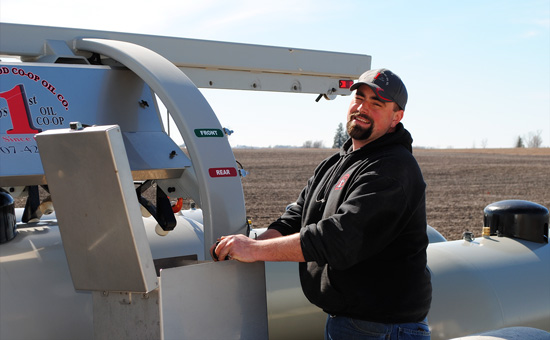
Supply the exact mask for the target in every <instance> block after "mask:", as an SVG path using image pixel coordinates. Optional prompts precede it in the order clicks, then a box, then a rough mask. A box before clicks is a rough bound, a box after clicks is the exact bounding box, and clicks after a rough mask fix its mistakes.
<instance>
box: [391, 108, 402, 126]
mask: <svg viewBox="0 0 550 340" xmlns="http://www.w3.org/2000/svg"><path fill="white" fill-rule="evenodd" d="M404 114H405V111H404V110H397V111H394V113H393V120H392V122H391V127H392V128H394V127H396V126H397V124H399V122H400V121H401V119H403V115H404Z"/></svg>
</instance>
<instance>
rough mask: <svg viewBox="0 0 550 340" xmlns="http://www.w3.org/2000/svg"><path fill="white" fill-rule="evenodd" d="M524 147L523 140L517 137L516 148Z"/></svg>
mask: <svg viewBox="0 0 550 340" xmlns="http://www.w3.org/2000/svg"><path fill="white" fill-rule="evenodd" d="M524 147H525V145H524V144H523V139H522V138H521V136H518V139H517V141H516V148H524Z"/></svg>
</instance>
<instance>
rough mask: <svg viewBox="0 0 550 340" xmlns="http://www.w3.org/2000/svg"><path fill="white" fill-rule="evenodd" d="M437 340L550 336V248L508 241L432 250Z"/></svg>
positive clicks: (432, 323) (431, 320)
mask: <svg viewBox="0 0 550 340" xmlns="http://www.w3.org/2000/svg"><path fill="white" fill-rule="evenodd" d="M428 265H429V268H430V271H431V273H432V284H433V302H432V307H431V310H430V313H429V315H428V321H429V323H430V326H431V328H432V338H433V339H449V338H452V337H458V336H465V335H469V334H474V333H479V332H483V331H488V330H493V329H499V328H504V327H512V326H526V327H534V328H539V329H543V330H546V331H550V245H549V244H548V243H534V242H529V241H522V240H517V239H511V238H508V237H490V238H484V237H481V238H476V239H475V240H474V241H472V242H468V241H452V242H441V243H432V244H430V246H429V247H428Z"/></svg>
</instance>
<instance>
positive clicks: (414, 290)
mask: <svg viewBox="0 0 550 340" xmlns="http://www.w3.org/2000/svg"><path fill="white" fill-rule="evenodd" d="M411 145H412V138H411V135H410V134H409V132H408V131H407V130H405V128H404V127H403V125H402V124H401V123H400V124H398V125H397V127H396V131H395V132H393V133H389V134H386V135H384V136H382V137H380V138H378V139H376V140H375V141H373V142H371V143H369V144H367V145H365V146H363V147H362V148H360V149H358V150H355V151H351V150H352V147H351V139H350V140H348V141H347V142H346V143H345V144H344V145H343V146H342V148H341V150H340V152H339V153H337V154H335V155H333V156H331V157H329V158H327V159H325V160H324V161H323V162H322V163H321V164H320V165H319V166H318V167H317V168H316V170H315V173H314V175H313V177H311V178H310V179H309V181H308V183H307V186H306V187H305V188H304V189H303V190H302V192H301V194H300V196H299V198H298V200H297V202H296V203H297V204H296V205H293V206H292V207H291V208H290V209H289V210H288V211H286V212H285V213H284V214H283V215H282V216H281V217H280V218H279V219H278V220H277V221H275V222H274V223H272V224H271V225H270V227H269V228H270V229H276V230H278V231H279V232H281V233H282V234H283V235H289V234H293V233H297V232H299V233H300V241H301V246H302V252H303V254H304V258H305V260H306V262H305V263H304V262H302V263H300V280H301V283H302V289H303V291H304V294H305V295H306V297H307V298H308V299H309V300H310V301H311V302H312V303H313V304H315V305H317V306H319V307H320V308H322V309H323V310H324V311H325V312H327V313H329V314H334V315H341V316H348V317H352V318H357V319H362V320H368V321H374V322H381V323H405V322H419V321H422V320H423V319H424V318H425V317H426V315H427V314H428V311H429V308H430V303H431V293H432V287H431V278H430V273H429V271H428V269H427V266H426V248H427V246H428V237H427V234H426V205H425V188H426V184H425V183H424V179H423V177H422V173H421V171H420V168H419V167H418V164H417V162H416V160H415V159H414V157H413V155H412V146H411Z"/></svg>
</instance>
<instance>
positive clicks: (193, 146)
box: [75, 39, 246, 245]
mask: <svg viewBox="0 0 550 340" xmlns="http://www.w3.org/2000/svg"><path fill="white" fill-rule="evenodd" d="M75 47H76V48H78V49H81V50H88V51H93V52H97V53H100V54H102V55H106V56H109V57H111V58H113V59H115V60H117V61H118V62H120V63H122V64H123V65H125V66H126V67H128V68H129V69H130V70H132V71H133V72H134V73H136V74H137V75H138V76H140V77H141V78H142V79H143V80H144V81H145V82H146V83H147V84H148V85H149V86H150V87H151V88H152V89H153V91H154V92H155V93H156V94H157V95H158V96H159V98H160V99H161V100H162V102H163V103H164V105H165V106H166V107H167V109H168V111H169V112H170V113H171V115H172V117H173V119H174V122H175V123H176V125H177V126H178V129H179V131H180V133H181V135H182V137H183V139H184V140H185V144H186V147H187V151H188V152H189V156H190V157H191V161H192V162H193V169H194V171H195V174H194V176H196V180H197V182H198V188H199V193H200V198H198V197H193V198H194V199H195V201H197V202H200V205H201V208H202V209H203V212H204V237H205V243H206V244H209V245H210V244H213V243H214V242H215V241H216V239H217V238H218V237H221V236H222V235H230V234H236V233H244V232H245V231H246V212H245V206H244V194H243V189H242V183H241V179H240V177H239V176H238V174H237V171H236V162H235V157H234V156H233V151H232V150H231V146H230V145H229V143H228V142H227V139H226V138H223V137H222V138H217V137H213V138H200V137H199V134H200V133H201V131H203V130H204V129H208V130H209V131H211V130H216V131H221V130H222V127H221V125H220V123H219V121H218V119H217V117H216V115H215V114H214V112H213V111H212V108H211V107H210V105H208V103H207V101H206V99H204V97H203V96H202V94H201V93H200V91H199V90H198V89H197V88H196V87H195V85H194V84H193V83H192V82H191V81H190V80H189V78H187V77H186V76H185V74H183V73H182V72H180V71H179V70H178V69H177V68H176V67H175V66H174V65H173V64H172V63H171V62H170V61H168V60H167V59H164V58H163V57H162V56H160V55H159V54H157V53H155V52H153V51H151V50H148V49H146V48H144V47H141V46H138V45H135V44H131V43H127V42H121V41H111V40H104V39H78V40H76V41H75ZM216 169H222V170H219V171H223V173H224V174H225V171H228V172H229V176H225V175H223V176H221V177H215V176H214V175H213V174H212V171H214V172H216V171H218V170H216ZM232 170H234V172H233V171H232ZM187 176H188V172H184V173H183V177H184V178H186V179H185V181H189V179H188V177H187ZM178 194H179V193H178V192H177V191H176V192H174V193H173V195H175V196H176V197H181V196H182V195H181V194H180V195H178ZM214 225H215V226H216V228H214V227H213V226H214Z"/></svg>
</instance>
